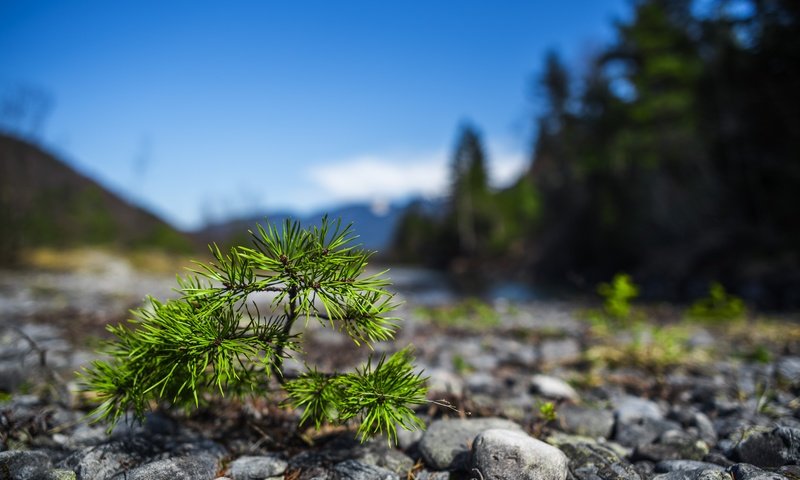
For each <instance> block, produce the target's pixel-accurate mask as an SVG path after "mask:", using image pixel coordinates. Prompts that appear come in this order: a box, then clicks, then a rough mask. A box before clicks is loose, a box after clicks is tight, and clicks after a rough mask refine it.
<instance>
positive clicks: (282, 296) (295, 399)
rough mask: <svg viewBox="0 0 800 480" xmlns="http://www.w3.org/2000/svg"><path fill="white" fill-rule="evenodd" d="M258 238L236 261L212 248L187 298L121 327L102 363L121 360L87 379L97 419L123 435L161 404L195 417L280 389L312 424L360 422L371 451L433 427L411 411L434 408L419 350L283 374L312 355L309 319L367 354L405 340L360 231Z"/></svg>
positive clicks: (333, 227)
mask: <svg viewBox="0 0 800 480" xmlns="http://www.w3.org/2000/svg"><path fill="white" fill-rule="evenodd" d="M251 236H252V240H253V242H252V246H250V247H243V246H239V247H234V248H232V249H230V251H229V252H228V253H225V254H223V253H222V251H221V250H220V249H219V247H218V246H217V245H216V244H212V245H210V246H209V251H210V253H211V256H212V258H213V260H212V261H210V262H208V263H200V262H198V263H196V264H195V268H193V269H191V270H190V271H189V274H188V275H187V276H185V277H180V276H179V277H178V278H177V282H178V286H179V290H180V293H181V296H180V298H178V299H176V300H170V301H167V302H163V303H162V302H159V301H158V300H156V299H152V298H151V299H149V305H148V306H147V307H146V308H141V309H139V310H137V311H135V312H134V318H133V319H132V320H130V321H129V322H128V323H127V324H125V325H117V326H109V331H110V332H111V333H112V334H113V335H114V336H115V337H116V341H114V342H110V343H108V344H106V345H105V347H104V349H103V352H102V353H104V354H105V355H106V356H107V357H108V358H109V359H108V360H98V361H96V362H94V363H93V364H92V366H91V367H89V368H87V369H86V370H85V371H84V372H83V382H84V386H85V388H86V389H87V390H91V391H93V392H95V394H96V396H97V398H98V399H99V404H98V405H97V407H96V408H95V410H94V411H93V412H92V415H93V416H94V418H95V419H96V420H103V419H105V420H108V421H109V423H110V427H109V428H111V427H113V425H114V424H115V423H116V422H117V421H118V420H119V419H120V418H121V417H122V416H123V415H124V413H125V412H126V411H132V412H133V413H134V415H135V416H136V417H137V418H140V419H141V418H143V417H144V414H145V413H146V411H147V409H149V408H150V406H151V405H153V404H160V403H164V402H166V404H167V405H168V406H174V407H183V408H187V409H191V408H196V407H197V406H198V405H199V404H200V403H201V402H202V401H203V399H204V398H205V397H206V396H207V395H210V394H218V395H221V396H225V395H235V396H245V395H266V394H267V393H268V392H269V391H270V385H269V380H270V379H271V378H273V379H275V381H277V382H278V383H279V384H280V385H281V387H282V388H283V389H284V390H285V391H286V392H287V394H288V396H289V401H290V402H289V403H290V404H291V405H292V406H294V407H295V408H298V409H302V411H303V412H302V414H301V420H300V421H301V423H306V422H308V421H313V422H314V424H315V426H317V427H319V426H321V424H322V423H323V422H336V423H341V422H345V421H348V420H351V419H353V418H356V417H358V418H359V419H360V420H361V425H360V427H359V430H358V434H359V436H360V437H361V439H362V440H365V439H366V438H367V437H369V436H372V435H375V434H378V433H385V434H387V435H388V437H389V439H390V441H392V440H396V425H400V426H401V427H403V428H420V427H422V426H423V425H422V423H421V421H420V420H419V419H418V418H417V417H416V415H415V414H414V411H413V410H412V409H411V406H414V405H419V404H421V403H423V402H425V393H426V390H425V380H424V379H423V378H422V377H421V376H420V375H419V374H418V373H414V370H413V365H412V360H413V359H412V357H411V354H410V352H409V351H408V350H402V351H401V352H398V353H397V354H395V355H392V356H391V357H389V358H388V359H387V358H386V357H381V359H380V360H379V361H378V363H377V364H376V365H375V367H373V366H372V362H371V360H370V362H368V364H367V365H366V366H365V367H363V368H362V369H360V370H357V371H356V372H355V373H345V374H340V373H335V372H334V373H326V372H319V371H318V370H317V369H316V368H307V371H306V372H305V373H303V374H301V375H300V376H298V377H296V378H287V377H286V375H285V374H284V372H283V362H284V360H285V359H286V358H287V357H288V356H290V355H291V354H292V352H295V353H297V352H299V350H300V345H299V343H298V341H299V336H297V335H293V334H292V331H293V329H294V327H295V325H296V323H297V320H298V319H300V318H303V317H304V318H305V319H306V320H308V319H311V318H315V319H317V320H318V321H320V323H322V324H323V325H327V326H329V327H332V328H336V329H338V330H340V331H342V332H344V333H345V334H347V335H348V336H349V337H350V338H351V339H352V340H353V341H354V342H355V344H356V345H357V346H358V345H361V344H362V343H363V344H366V345H368V346H370V347H371V345H372V344H373V343H375V342H378V341H384V340H389V339H391V338H393V337H394V334H395V332H396V331H397V328H398V324H397V319H396V318H393V317H389V316H388V314H389V313H390V312H391V311H392V310H393V309H394V308H395V306H396V305H395V304H394V303H392V294H391V293H389V292H388V291H387V290H386V287H388V285H389V282H388V280H387V279H386V278H385V277H384V274H385V272H380V273H378V274H375V275H368V276H365V275H364V272H365V269H366V267H367V264H368V260H369V258H370V256H371V253H369V252H364V251H362V250H360V249H358V248H356V246H355V245H354V244H353V242H354V241H355V239H356V236H355V235H354V234H353V233H352V229H351V226H349V225H348V226H346V227H342V225H341V221H336V222H328V220H327V218H323V220H322V223H321V225H320V226H317V227H313V228H311V229H302V228H300V225H299V223H297V222H288V221H287V222H284V223H283V225H282V226H281V228H280V229H278V228H277V227H276V226H274V225H271V224H270V225H267V226H266V227H262V226H261V225H259V226H258V227H257V229H256V232H251ZM260 292H271V293H274V294H275V296H274V298H273V300H272V305H271V307H272V310H273V311H280V309H281V308H282V310H283V314H282V315H277V316H271V317H263V316H262V315H261V314H260V312H259V310H258V306H257V305H255V304H253V307H252V309H251V307H250V306H249V304H248V298H249V296H250V295H252V294H255V293H260Z"/></svg>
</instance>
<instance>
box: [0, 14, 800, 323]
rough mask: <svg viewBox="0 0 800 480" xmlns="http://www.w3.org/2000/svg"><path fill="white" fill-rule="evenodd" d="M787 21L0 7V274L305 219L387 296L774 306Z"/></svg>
mask: <svg viewBox="0 0 800 480" xmlns="http://www.w3.org/2000/svg"><path fill="white" fill-rule="evenodd" d="M799 16H800V4H798V3H797V2H796V1H793V0H694V1H692V0H565V1H561V2H545V1H529V2H503V3H501V4H492V5H490V4H489V3H487V2H477V1H475V2H472V1H461V2H435V3H430V2H411V3H408V2H406V3H403V4H389V3H383V2H380V3H375V2H335V3H331V2H301V3H291V4H280V3H273V2H234V3H227V4H226V5H225V6H222V5H219V4H216V5H215V4H211V3H210V2H208V3H205V2H201V3H198V2H181V1H178V2H169V3H164V2H148V1H144V2H100V1H76V2H56V1H40V2H35V3H34V2H25V1H14V0H3V1H2V2H0V225H1V227H0V231H1V232H2V233H1V234H0V263H2V265H3V266H4V267H8V268H21V267H25V266H26V265H30V264H31V262H33V263H35V261H34V260H32V259H37V258H38V259H39V262H40V264H41V262H42V260H41V259H42V258H50V259H51V261H52V259H53V258H61V260H62V261H63V259H64V258H66V257H65V256H63V255H60V254H59V253H55V254H53V252H65V251H69V250H70V249H76V248H77V249H80V248H86V247H91V248H105V249H114V251H117V252H120V251H121V252H134V253H137V252H139V253H140V252H161V253H164V252H166V253H164V254H165V255H186V256H197V255H203V254H204V252H206V250H205V245H206V244H207V243H208V242H212V241H213V242H218V243H221V244H228V245H231V244H235V243H239V242H242V241H246V231H247V229H248V228H252V226H253V225H254V224H255V223H256V222H258V221H261V222H263V221H265V218H266V219H269V221H280V220H281V219H283V218H286V217H291V218H296V219H299V220H300V221H302V222H303V223H304V224H313V223H316V222H318V221H319V219H320V218H321V216H322V215H323V214H326V213H327V214H329V215H330V216H332V217H341V218H342V219H343V221H345V222H354V224H355V225H354V227H355V230H356V232H357V233H358V234H360V236H361V237H360V241H361V242H362V243H363V244H364V246H365V247H367V248H369V249H373V250H377V251H378V252H379V257H378V259H379V260H380V261H381V262H382V263H385V264H388V265H392V266H394V267H395V268H397V267H407V268H405V269H403V268H397V270H396V271H397V272H398V279H399V280H400V281H403V278H404V277H403V274H404V272H405V273H406V274H408V272H415V271H416V272H421V271H424V272H428V273H426V275H425V276H420V275H419V274H417V275H410V276H409V277H407V278H410V280H407V281H409V282H412V283H413V282H422V279H427V280H430V279H438V278H446V279H447V282H452V283H454V284H455V285H458V288H461V289H464V290H465V291H470V292H476V293H477V294H480V295H491V292H492V291H496V290H493V289H495V287H497V286H503V287H504V292H505V293H504V294H505V295H511V296H516V297H517V298H521V299H528V298H536V297H541V296H548V295H562V294H567V295H569V294H576V293H581V292H591V291H593V289H594V286H595V285H596V284H597V283H598V282H601V281H605V280H608V279H609V278H611V277H612V276H613V275H615V274H618V273H621V272H626V273H628V274H630V275H632V277H633V278H634V279H635V280H636V282H637V284H638V285H640V287H641V293H642V296H643V297H644V298H646V299H648V298H649V299H657V300H670V301H676V302H688V301H691V300H693V299H696V298H699V297H702V296H704V295H705V294H706V293H707V291H708V287H709V285H710V284H712V283H713V282H721V283H722V284H724V285H725V287H726V288H727V289H728V290H729V291H731V292H733V293H734V294H736V295H738V296H740V297H742V298H744V299H745V301H747V302H748V304H749V305H754V306H759V307H761V308H766V309H796V308H797V307H800V211H798V207H799V206H800V108H798V106H799V105H800V98H798V97H799V96H800V94H798V86H800V28H798V27H799V25H798V20H800V18H799ZM43 252H50V254H49V255H50V256H49V257H48V255H46V254H45V253H43ZM45 263H46V262H45ZM414 269H416V270H414ZM434 275H441V276H442V277H439V276H434ZM487 292H489V293H487Z"/></svg>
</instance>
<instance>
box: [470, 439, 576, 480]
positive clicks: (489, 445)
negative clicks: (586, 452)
mask: <svg viewBox="0 0 800 480" xmlns="http://www.w3.org/2000/svg"><path fill="white" fill-rule="evenodd" d="M568 463H569V461H568V459H567V456H566V455H564V452H562V451H561V450H559V449H557V448H556V447H553V446H551V445H548V444H546V443H544V442H542V441H540V440H537V439H535V438H533V437H531V436H529V435H527V434H526V433H524V432H520V431H516V430H503V429H491V430H486V431H484V432H482V433H481V434H479V435H478V436H477V437H475V442H474V443H473V445H472V466H473V468H474V469H475V470H477V471H478V472H480V476H481V478H483V479H484V480H490V479H497V480H500V479H508V478H515V479H520V480H527V479H529V480H534V479H536V480H565V479H566V478H567V474H568V466H567V465H568Z"/></svg>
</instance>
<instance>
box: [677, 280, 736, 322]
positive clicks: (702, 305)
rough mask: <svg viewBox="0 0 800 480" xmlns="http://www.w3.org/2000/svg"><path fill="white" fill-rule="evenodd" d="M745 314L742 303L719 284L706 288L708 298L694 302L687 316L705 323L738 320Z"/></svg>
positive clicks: (714, 283)
mask: <svg viewBox="0 0 800 480" xmlns="http://www.w3.org/2000/svg"><path fill="white" fill-rule="evenodd" d="M746 314H747V307H745V304H744V301H743V300H742V299H741V298H739V297H737V296H735V295H731V294H729V293H728V292H727V291H726V290H725V287H723V286H722V284H721V283H719V282H713V283H711V285H710V286H709V288H708V296H707V297H705V298H701V299H699V300H697V301H696V302H694V303H693V304H692V305H691V307H689V310H688V311H687V315H688V317H689V318H690V319H692V320H696V321H705V322H728V321H733V320H739V319H741V318H743V317H744V316H745V315H746Z"/></svg>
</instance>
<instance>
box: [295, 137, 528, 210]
mask: <svg viewBox="0 0 800 480" xmlns="http://www.w3.org/2000/svg"><path fill="white" fill-rule="evenodd" d="M486 149H487V152H486V153H487V156H488V159H489V171H490V179H491V183H492V185H494V186H496V187H501V186H505V185H508V184H509V183H511V182H513V181H514V180H515V179H516V178H518V177H519V175H520V174H521V173H522V172H523V171H524V169H525V167H526V164H527V159H526V155H525V154H524V153H523V152H519V151H515V150H513V149H512V148H510V147H509V145H508V143H503V142H492V141H490V142H489V143H488V145H487V146H486ZM308 174H309V177H310V179H311V182H312V183H313V184H314V185H315V186H316V187H317V188H319V189H320V190H321V193H323V194H324V195H325V196H326V197H327V198H328V199H329V200H330V201H337V202H341V201H367V202H375V201H386V200H389V201H391V200H395V199H400V198H407V197H409V196H425V197H437V196H442V195H445V194H446V193H447V188H448V186H449V184H450V178H449V175H450V153H448V152H447V151H446V150H445V149H444V148H442V149H439V150H436V151H429V152H420V153H412V154H386V155H358V156H354V157H352V158H345V159H341V160H334V161H330V162H327V163H324V164H318V165H316V166H314V167H312V168H311V169H310V170H309V172H308Z"/></svg>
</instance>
